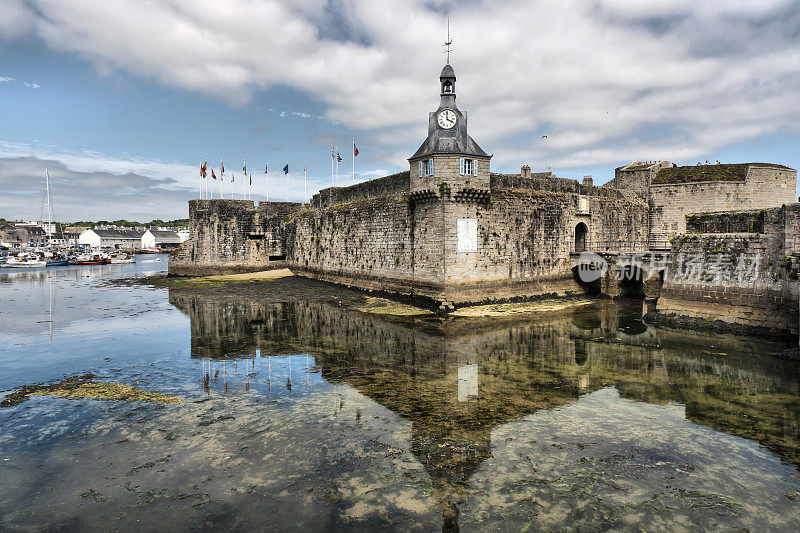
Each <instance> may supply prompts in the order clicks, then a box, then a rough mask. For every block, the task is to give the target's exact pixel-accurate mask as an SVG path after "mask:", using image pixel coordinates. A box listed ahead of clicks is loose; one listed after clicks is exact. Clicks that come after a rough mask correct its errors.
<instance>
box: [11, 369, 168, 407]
mask: <svg viewBox="0 0 800 533" xmlns="http://www.w3.org/2000/svg"><path fill="white" fill-rule="evenodd" d="M94 377H95V376H94V374H83V375H82V376H74V377H69V378H65V379H63V380H61V381H58V382H56V383H48V384H39V385H25V386H24V387H22V388H20V389H18V390H16V391H14V392H12V393H11V394H9V395H8V396H6V397H5V398H4V399H3V401H2V402H0V407H12V406H14V405H19V404H20V403H22V402H24V401H25V400H27V399H28V398H30V397H31V396H58V397H59V398H90V399H93V400H116V401H129V402H158V403H180V401H181V399H180V398H178V397H177V396H170V395H168V394H161V393H158V392H152V391H146V390H142V389H137V388H136V387H131V386H130V385H125V384H124V383H105V382H100V381H92V379H94Z"/></svg>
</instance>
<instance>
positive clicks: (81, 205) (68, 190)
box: [0, 156, 197, 221]
mask: <svg viewBox="0 0 800 533" xmlns="http://www.w3.org/2000/svg"><path fill="white" fill-rule="evenodd" d="M45 168H48V170H49V173H50V189H51V194H52V200H53V209H54V214H55V217H56V218H57V219H58V220H60V221H75V220H87V219H88V220H100V219H105V220H117V219H120V218H128V219H134V220H145V221H147V220H153V219H156V218H161V219H168V218H184V217H186V216H187V208H186V202H187V201H188V200H189V199H191V198H192V197H196V196H197V194H196V191H195V190H194V189H189V188H186V187H182V186H180V185H179V184H178V183H176V182H175V181H174V180H171V179H169V178H164V177H160V178H154V177H148V176H143V175H141V174H137V173H135V172H125V173H119V174H115V173H111V172H108V171H103V170H75V169H74V168H70V167H68V166H67V165H64V164H63V163H61V162H59V161H55V160H52V159H40V158H37V157H2V156H0V187H2V188H3V191H4V192H3V194H2V195H1V196H0V213H2V216H3V217H4V218H7V219H24V220H32V219H39V217H40V216H41V213H42V192H43V190H44V169H45Z"/></svg>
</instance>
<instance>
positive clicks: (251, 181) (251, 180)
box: [250, 174, 253, 185]
mask: <svg viewBox="0 0 800 533" xmlns="http://www.w3.org/2000/svg"><path fill="white" fill-rule="evenodd" d="M252 184H253V175H252V174H250V185H252Z"/></svg>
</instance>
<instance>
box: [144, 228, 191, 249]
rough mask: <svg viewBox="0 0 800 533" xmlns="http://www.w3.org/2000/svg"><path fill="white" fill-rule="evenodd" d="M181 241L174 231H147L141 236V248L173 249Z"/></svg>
mask: <svg viewBox="0 0 800 533" xmlns="http://www.w3.org/2000/svg"><path fill="white" fill-rule="evenodd" d="M182 242H183V241H182V240H181V238H180V236H179V235H178V234H177V233H176V232H174V231H159V230H147V231H145V232H144V235H142V248H151V249H152V248H161V249H162V250H168V249H174V248H177V247H178V246H180V244H181V243H182Z"/></svg>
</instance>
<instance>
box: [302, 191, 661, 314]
mask: <svg viewBox="0 0 800 533" xmlns="http://www.w3.org/2000/svg"><path fill="white" fill-rule="evenodd" d="M520 180H522V181H520ZM534 181H535V180H534ZM564 181H568V180H564ZM500 183H503V184H513V185H515V186H516V187H514V188H510V187H506V188H504V187H500V186H497V187H495V188H494V189H493V191H492V193H491V197H490V198H489V199H487V200H486V201H460V200H459V197H458V196H457V195H447V194H444V195H443V196H441V197H438V196H437V197H435V198H432V199H429V200H426V201H415V200H413V199H412V200H409V197H408V196H407V195H405V194H402V193H397V194H394V195H387V196H382V197H378V198H361V199H358V200H353V201H349V202H342V203H338V204H335V205H332V206H327V207H315V208H310V209H306V210H303V211H300V212H299V213H297V214H296V215H295V216H294V217H293V219H292V223H291V225H292V228H293V229H292V234H291V241H292V245H291V249H290V251H289V253H288V258H287V259H288V263H289V266H290V268H292V269H293V270H294V271H296V272H297V273H299V274H302V275H306V276H310V277H314V278H317V279H321V280H325V281H332V282H337V283H343V284H346V285H350V286H355V287H359V288H365V289H374V290H382V291H389V292H399V293H403V294H409V295H414V296H423V297H427V298H431V299H434V300H437V301H448V302H454V303H463V302H474V301H484V300H501V299H507V298H513V297H520V296H535V295H540V294H552V293H557V294H568V293H577V292H580V290H581V289H580V288H579V287H578V286H577V285H576V284H575V283H574V281H573V279H572V271H571V264H570V253H571V252H573V251H574V249H575V232H576V227H577V225H578V224H581V223H582V224H584V225H585V226H586V227H587V238H588V239H589V240H590V241H591V240H597V241H634V240H636V241H643V240H644V239H646V236H647V230H646V227H647V206H646V205H645V204H644V202H638V201H632V200H630V199H626V198H624V197H623V196H622V195H621V194H620V193H619V192H618V191H614V190H610V189H602V188H599V187H591V186H583V185H579V184H577V182H574V181H573V182H572V185H570V187H571V190H572V191H575V193H579V192H580V193H587V194H586V195H585V196H584V195H580V194H575V193H562V192H553V191H547V190H543V188H539V187H537V186H536V185H538V184H534V185H533V186H530V185H531V183H530V182H528V181H525V180H524V179H522V178H518V179H516V180H513V179H509V178H502V179H495V184H496V185H499V184H500ZM565 188H566V184H565ZM592 193H595V194H597V195H596V196H590V195H591V194H592ZM579 196H583V197H584V200H585V203H584V205H583V206H579V201H578V198H579ZM459 219H475V220H476V221H477V227H478V235H477V249H476V251H473V252H459V251H458V220H459Z"/></svg>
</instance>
